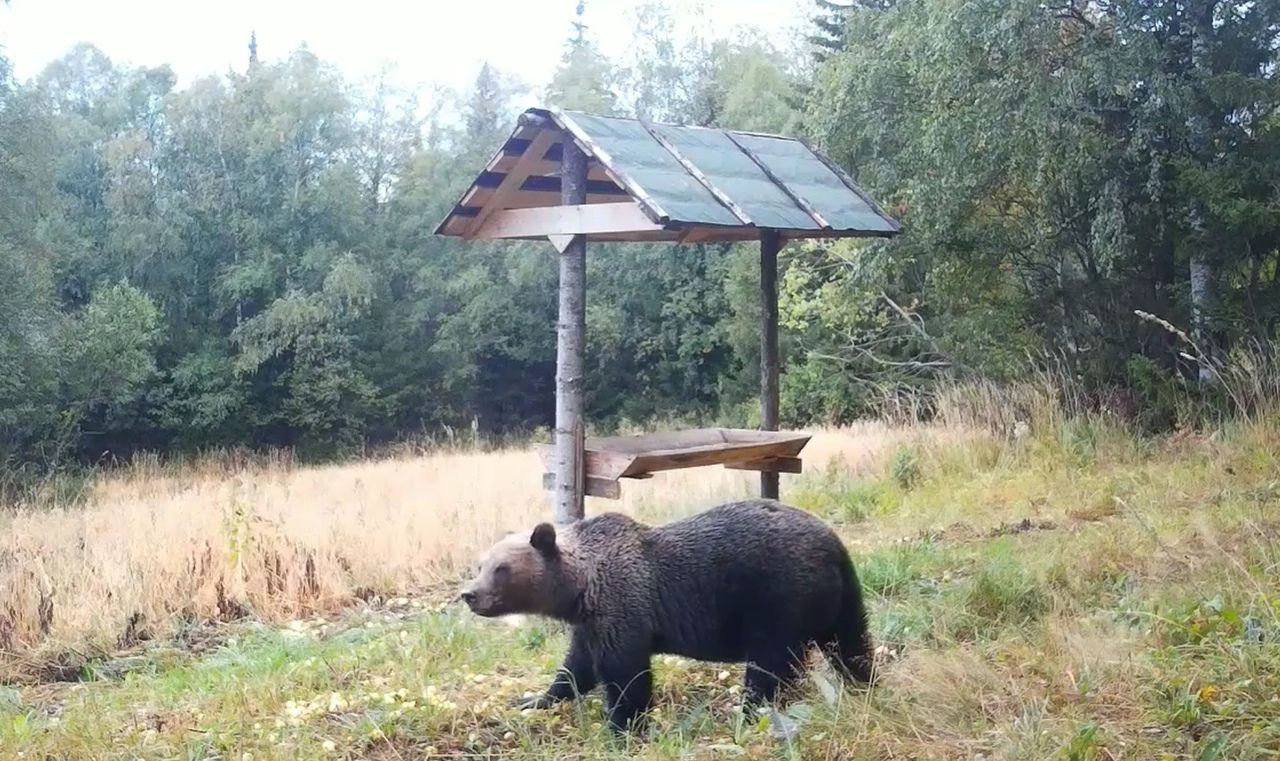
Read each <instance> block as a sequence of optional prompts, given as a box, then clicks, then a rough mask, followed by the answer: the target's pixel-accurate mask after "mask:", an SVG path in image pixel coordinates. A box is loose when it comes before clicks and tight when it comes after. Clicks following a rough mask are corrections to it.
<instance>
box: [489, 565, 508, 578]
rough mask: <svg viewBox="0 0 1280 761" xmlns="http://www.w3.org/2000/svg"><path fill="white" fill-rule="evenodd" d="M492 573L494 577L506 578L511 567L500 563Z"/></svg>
mask: <svg viewBox="0 0 1280 761" xmlns="http://www.w3.org/2000/svg"><path fill="white" fill-rule="evenodd" d="M493 573H494V575H495V576H506V575H507V574H508V573H511V566H509V565H507V564H506V563H501V564H499V565H498V567H497V568H495V569H493Z"/></svg>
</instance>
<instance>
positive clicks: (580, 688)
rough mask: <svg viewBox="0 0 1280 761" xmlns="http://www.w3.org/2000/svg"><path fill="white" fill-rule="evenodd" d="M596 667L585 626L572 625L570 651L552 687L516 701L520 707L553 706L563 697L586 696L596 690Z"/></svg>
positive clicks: (564, 698) (562, 699)
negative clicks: (584, 629) (583, 628)
mask: <svg viewBox="0 0 1280 761" xmlns="http://www.w3.org/2000/svg"><path fill="white" fill-rule="evenodd" d="M595 686H596V669H595V664H594V662H593V659H592V657H591V650H590V648H589V647H588V644H587V636H586V634H585V632H584V631H583V630H582V627H580V626H575V627H573V633H572V635H571V637H570V640H569V652H568V654H566V655H565V657H564V665H563V666H561V667H560V668H559V669H558V670H557V671H556V678H555V679H553V680H552V682H551V686H550V687H548V688H547V691H546V692H544V693H543V694H541V695H537V696H535V697H532V698H520V699H518V700H516V701H514V705H515V706H516V707H517V708H520V709H524V708H550V707H551V706H553V705H555V704H556V703H559V702H561V701H564V700H571V699H574V698H577V697H580V696H582V695H586V694H587V693H588V692H591V691H592V690H593V689H595Z"/></svg>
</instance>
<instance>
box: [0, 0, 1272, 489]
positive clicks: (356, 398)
mask: <svg viewBox="0 0 1280 761" xmlns="http://www.w3.org/2000/svg"><path fill="white" fill-rule="evenodd" d="M584 7H585V10H583V9H582V6H580V10H579V13H580V14H585V18H586V19H587V20H588V21H589V20H590V18H591V15H592V14H593V13H605V12H608V11H606V10H605V9H603V8H597V7H595V5H594V4H592V3H585V4H584ZM639 17H640V18H641V23H640V24H639V26H638V27H637V30H636V33H635V39H634V40H633V42H632V46H631V49H630V52H629V54H628V55H627V56H626V58H625V60H610V59H609V58H607V57H606V56H605V55H604V54H602V53H601V52H600V48H599V46H598V45H597V44H596V42H595V41H594V40H593V39H592V36H591V30H590V26H589V25H586V26H585V27H584V26H583V25H578V26H577V27H576V31H575V29H574V28H573V27H571V26H570V24H569V23H568V21H569V20H570V15H569V13H568V12H567V11H566V39H565V41H564V49H563V57H562V59H561V62H560V65H559V68H558V69H557V71H556V73H555V75H554V77H553V78H552V79H551V81H549V82H545V83H522V82H521V81H520V80H519V79H518V77H517V74H518V73H514V72H504V71H498V70H495V69H494V68H493V67H490V66H485V67H483V68H481V69H480V70H479V72H478V73H477V75H476V77H475V80H474V85H473V86H472V87H471V88H470V89H469V90H468V91H466V92H450V91H445V90H440V89H437V90H431V91H421V92H414V91H405V90H402V89H398V88H397V87H395V86H393V85H392V84H391V79H390V78H382V79H378V80H375V81H371V82H354V81H349V80H348V79H346V78H344V77H343V76H342V75H341V74H340V72H339V71H337V69H336V68H334V67H333V66H331V65H329V64H327V63H326V62H325V61H324V60H321V59H319V58H318V57H317V56H316V55H314V54H313V53H311V52H309V51H308V50H307V49H305V48H302V49H298V50H295V51H292V52H289V53H287V54H283V55H278V56H271V57H267V56H263V57H262V58H261V59H260V58H259V48H258V41H256V40H255V41H249V40H248V39H247V40H246V43H247V46H246V51H245V59H244V64H243V66H241V67H239V68H238V69H236V70H233V71H228V72H225V73H222V74H217V75H210V76H206V77H204V78H201V79H198V80H197V81H194V82H192V83H190V84H189V85H184V86H182V87H178V86H177V79H176V77H175V75H174V73H173V72H172V71H171V70H170V69H169V68H167V67H164V66H160V67H155V68H134V67H129V66H125V65H122V64H120V63H118V62H113V61H112V60H110V59H108V58H107V57H106V56H105V55H104V54H103V53H102V52H100V51H99V50H97V49H95V48H94V47H92V46H91V45H88V44H84V45H80V46H78V47H76V48H75V49H73V50H70V51H68V52H67V53H66V55H65V56H64V57H62V58H61V59H60V60H58V61H56V62H54V63H52V64H50V65H49V66H48V67H47V68H45V69H44V70H43V71H42V72H40V73H39V75H38V76H35V77H33V78H31V79H30V80H27V81H18V80H17V79H16V78H15V77H14V76H13V75H12V73H11V71H10V67H9V65H8V63H7V61H5V59H4V58H3V51H0V467H2V468H3V470H4V471H5V473H6V474H8V476H7V477H6V479H5V480H7V481H10V480H11V481H16V480H19V478H26V477H45V476H47V475H48V474H50V473H54V472H58V471H59V470H61V469H63V468H67V467H71V466H75V465H78V464H92V463H101V462H110V461H115V460H116V459H117V458H127V457H128V456H130V455H131V454H133V453H136V452H139V451H152V452H161V453H174V454H178V453H196V452H200V451H206V450H210V449H218V448H236V447H244V448H249V449H260V448H270V447H289V448H294V449H295V450H296V451H297V452H298V453H299V454H300V456H302V457H306V458H332V457H339V456H344V455H349V454H354V453H359V452H362V451H366V450H367V448H369V447H377V446H381V445H386V444H389V443H393V442H397V441H402V440H406V439H413V438H439V437H442V436H453V435H458V434H459V433H460V434H464V435H477V436H506V435H527V434H529V433H532V432H535V431H537V430H538V429H539V428H541V427H545V426H546V425H548V424H549V423H550V421H551V418H552V414H553V409H552V405H553V393H552V388H553V383H554V353H555V351H554V340H555V339H554V326H555V313H556V306H555V285H556V262H555V257H554V253H553V249H552V248H551V247H550V246H549V245H533V244H511V243H506V244H496V243H476V244H468V243H461V242H458V241H453V240H446V239H443V238H440V237H436V236H434V235H433V234H432V232H433V230H434V227H435V225H436V224H437V223H438V222H439V220H440V219H441V218H442V217H443V216H444V215H445V214H446V212H447V211H448V210H449V209H450V208H451V205H452V204H453V203H454V201H455V200H456V198H457V196H458V193H459V192H460V190H461V189H462V188H464V187H465V186H466V184H467V183H468V182H469V181H470V180H471V178H472V177H473V176H474V174H475V172H477V171H479V168H480V167H481V166H482V165H483V163H484V162H485V161H487V160H488V158H489V156H491V155H492V153H493V151H494V150H496V149H497V147H498V146H500V145H501V143H502V141H503V140H504V139H505V137H506V136H507V134H508V133H509V130H510V129H511V127H512V125H513V124H514V117H515V115H516V114H517V113H519V112H520V111H521V110H522V109H524V108H526V107H528V106H534V105H547V104H555V105H560V106H563V107H566V108H573V109H579V110H585V111H590V112H594V113H602V114H621V115H628V116H643V117H645V118H648V119H652V120H655V121H666V122H677V123H685V124H699V125H715V126H723V127H732V128H739V129H748V130H757V131H765V132H778V133H785V134H795V135H801V136H804V137H805V138H806V139H809V140H811V141H812V142H813V143H814V144H816V145H818V146H820V147H821V148H823V149H824V150H825V151H826V152H827V153H828V154H829V155H830V156H831V157H832V158H833V159H835V160H836V161H837V162H839V163H840V164H841V165H843V166H844V167H845V168H846V169H847V170H848V172H849V173H850V174H851V175H852V176H853V177H855V178H856V179H857V181H858V182H859V183H860V184H861V185H862V186H863V187H864V188H865V189H866V190H867V191H868V192H869V193H870V194H871V195H872V196H873V197H875V198H876V199H877V200H878V201H879V202H880V203H881V204H882V205H884V207H885V208H886V209H887V210H889V212H890V213H891V214H893V215H894V216H895V217H896V218H898V219H899V220H900V221H901V222H902V224H903V227H904V230H905V232H904V234H903V235H902V236H900V237H899V238H897V239H894V240H891V241H875V242H866V241H848V240H846V241H839V242H829V243H823V242H815V243H805V244H794V245H792V246H790V247H788V249H787V250H786V251H785V252H784V256H783V258H782V262H781V267H782V274H781V279H780V288H781V321H782V345H783V356H784V362H785V365H784V374H783V378H782V415H783V421H784V423H785V424H788V425H809V424H834V423H843V422H847V421H849V420H853V419H856V418H859V417H863V416H868V415H872V414H877V413H881V412H884V411H885V410H886V409H890V408H893V407H894V405H897V404H900V403H901V401H902V400H903V399H910V400H912V402H911V403H912V404H913V405H915V406H916V407H917V408H919V409H920V410H922V413H921V414H924V415H927V414H928V410H929V403H928V400H929V395H930V394H931V393H932V392H933V391H934V390H935V389H937V388H939V387H940V386H941V385H943V384H947V383H954V382H957V381H965V380H974V379H981V380H983V381H984V382H988V383H992V384H997V385H999V384H1015V383H1017V382H1019V381H1020V380H1021V379H1024V378H1026V377H1029V376H1030V375H1032V374H1035V373H1038V372H1045V371H1046V369H1052V371H1053V372H1054V373H1056V374H1058V375H1060V376H1061V377H1063V378H1069V379H1071V381H1072V383H1073V384H1075V386H1076V387H1078V388H1080V389H1084V390H1085V393H1086V395H1087V397H1088V398H1089V399H1094V400H1098V399H1105V400H1111V401H1110V402H1096V403H1098V404H1102V403H1109V404H1112V405H1113V406H1115V407H1116V408H1117V409H1122V410H1129V412H1128V413H1126V414H1130V415H1132V416H1134V417H1136V418H1138V419H1139V420H1140V422H1141V423H1142V424H1143V425H1145V426H1148V427H1154V428H1169V427H1172V426H1175V425H1179V424H1182V423H1185V422H1187V421H1186V420H1184V419H1182V417H1183V412H1182V411H1183V410H1184V409H1185V405H1182V404H1180V403H1179V401H1178V400H1180V399H1184V398H1204V399H1209V400H1211V401H1212V400H1215V399H1219V398H1221V401H1220V403H1221V404H1223V405H1227V404H1230V403H1232V398H1231V395H1229V394H1221V393H1219V392H1217V391H1215V389H1216V388H1217V387H1218V385H1220V384H1216V383H1215V375H1216V373H1217V370H1218V368H1221V367H1225V366H1227V365H1229V364H1230V363H1231V362H1233V361H1237V360H1236V358H1239V357H1251V358H1253V361H1255V362H1256V361H1258V358H1263V360H1266V359H1267V358H1274V356H1275V351H1274V349H1273V346H1274V344H1273V342H1274V341H1275V340H1276V338H1277V335H1276V333H1277V321H1278V320H1280V112H1278V111H1277V108H1278V107H1280V79H1278V78H1277V76H1276V71H1277V64H1278V63H1280V3H1275V2H1258V1H1257V0H1093V1H1092V2H1083V1H1080V2H1077V1H1076V0H1051V1H1050V2H1047V3H1046V2H1042V1H1041V0H965V1H964V2H961V0H849V1H847V2H836V1H835V0H815V2H814V4H813V6H812V13H811V17H812V20H811V23H810V26H809V28H808V29H807V31H806V33H805V34H804V35H803V36H802V38H799V39H781V38H778V37H777V36H776V35H774V36H771V35H768V34H765V33H764V32H745V31H738V32H734V33H733V34H731V35H727V36H721V37H716V36H700V34H696V33H695V34H690V33H688V30H677V28H676V25H675V24H674V22H673V19H672V15H671V13H670V11H669V9H667V8H665V7H664V6H663V4H662V3H660V2H659V3H652V4H650V5H649V6H647V7H646V8H645V9H644V11H643V12H642V13H641V14H640V16H639ZM678 31H679V32H680V33H677V32H678ZM706 34H708V35H709V34H710V33H709V32H706ZM265 42H266V41H263V43H264V45H265ZM757 256H758V254H757V251H756V249H755V248H753V247H751V246H742V245H692V246H669V245H650V246H624V245H603V244H598V245H594V246H593V247H592V249H591V253H590V257H589V262H588V278H589V284H588V289H587V292H588V300H589V301H588V317H587V325H588V349H587V362H588V378H589V385H588V389H587V404H588V408H587V418H588V419H589V420H591V421H593V423H594V424H596V425H597V426H599V427H600V428H602V429H608V428H616V427H619V426H628V425H644V424H646V423H649V422H653V421H658V420H684V421H720V422H726V423H733V424H739V425H752V424H754V422H755V416H756V415H757V414H758V413H757V412H756V401H755V398H756V393H757V384H758V380H757V377H758V375H757V373H758V370H757V362H758V358H757V352H758V346H759V339H758V335H757V326H758V314H757V310H758V299H757V287H758V286H757V282H756V278H757V277H758V268H757V262H756V257H757ZM1271 361H1274V360H1273V359H1272V360H1271ZM1237 401H1238V400H1237Z"/></svg>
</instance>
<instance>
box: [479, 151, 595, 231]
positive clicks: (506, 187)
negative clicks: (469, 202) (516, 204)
mask: <svg viewBox="0 0 1280 761" xmlns="http://www.w3.org/2000/svg"><path fill="white" fill-rule="evenodd" d="M558 137H560V135H558V134H557V133H556V132H554V131H552V130H548V129H544V130H542V131H540V132H539V133H538V134H537V135H535V136H534V138H533V141H532V142H530V143H529V147H528V149H526V150H525V152H524V155H523V156H521V157H520V160H519V161H517V162H516V165H515V166H513V167H511V171H510V172H507V176H506V177H504V178H503V179H502V183H501V184H500V185H498V188H497V189H496V190H494V191H493V195H491V196H490V197H489V201H488V203H486V204H485V205H484V206H483V207H482V208H481V209H480V213H479V214H477V215H476V218H475V219H474V220H472V222H471V226H470V227H468V228H467V235H466V237H467V238H471V237H474V236H475V234H476V231H478V230H480V229H481V228H483V227H484V225H485V222H487V221H488V219H489V217H490V215H492V214H493V213H494V212H496V211H501V210H502V208H503V203H505V202H506V199H507V197H508V196H510V195H512V194H513V193H516V192H517V191H519V190H520V186H521V185H523V184H524V181H525V180H527V179H529V175H531V174H533V168H534V165H535V164H537V163H538V161H539V159H541V158H542V154H544V153H546V152H547V149H548V148H550V147H551V144H552V143H554V142H555V141H556V139H557V138H558ZM500 159H501V157H499V159H498V160H500ZM494 163H497V162H496V161H495V162H494ZM582 174H583V177H582V181H583V182H582V184H583V194H584V195H585V193H586V190H585V188H586V166H585V159H584V165H583V172H582ZM566 184H567V183H566ZM585 201H586V199H585V198H584V199H583V200H582V201H579V202H578V203H583V202H585Z"/></svg>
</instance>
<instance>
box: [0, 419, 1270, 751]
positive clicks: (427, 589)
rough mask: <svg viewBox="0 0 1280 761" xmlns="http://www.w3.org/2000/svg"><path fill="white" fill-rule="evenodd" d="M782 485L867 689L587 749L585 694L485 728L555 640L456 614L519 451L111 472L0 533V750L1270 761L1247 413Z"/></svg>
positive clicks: (913, 430)
mask: <svg viewBox="0 0 1280 761" xmlns="http://www.w3.org/2000/svg"><path fill="white" fill-rule="evenodd" d="M805 458H806V473H805V474H803V475H799V476H784V478H783V484H782V490H783V496H784V499H785V500H786V501H788V502H791V503H793V504H796V505H798V506H800V507H803V508H805V509H808V510H810V511H813V512H814V513H816V514H818V515H820V516H821V517H823V518H824V519H825V520H827V521H828V522H830V523H831V525H833V526H834V527H835V528H836V529H837V531H838V532H839V533H840V534H841V536H842V537H843V538H844V539H845V540H846V543H847V544H848V546H849V547H850V549H851V551H852V552H853V554H854V558H855V563H856V565H857V568H858V571H859V574H860V576H861V578H862V582H863V585H864V587H865V588H866V590H867V592H868V598H869V601H870V608H871V616H872V627H873V632H874V634H875V636H876V640H877V643H878V646H879V647H878V657H879V658H880V661H881V668H882V682H881V684H880V686H878V687H877V688H875V689H873V690H870V691H856V690H839V689H834V688H833V682H832V681H831V680H830V678H829V676H830V675H829V674H825V673H824V672H823V671H822V670H821V669H817V670H816V671H815V673H814V676H813V678H812V679H810V680H809V682H808V683H807V684H806V687H805V689H804V691H803V694H802V695H800V696H799V698H798V699H797V700H796V701H794V702H792V703H790V704H788V705H786V706H782V707H780V709H781V710H782V711H784V716H785V719H779V718H778V715H777V714H765V715H744V714H743V713H742V712H741V711H740V709H739V708H738V707H737V700H738V693H739V690H738V688H737V686H736V685H737V684H739V683H740V680H741V676H742V669H741V666H736V665H719V664H700V663H694V662H690V661H685V660H683V659H675V658H661V659H655V662H654V667H655V670H656V684H657V687H656V696H657V706H656V709H655V712H654V715H653V720H652V722H651V726H650V728H649V729H648V730H647V731H646V732H645V733H644V734H642V735H639V736H636V737H632V738H629V739H625V740H616V739H614V738H612V737H611V736H610V734H609V732H608V731H607V729H606V728H605V726H604V724H603V716H602V707H601V705H600V697H599V695H596V696H594V697H592V698H590V699H588V700H586V701H584V702H582V703H580V704H576V705H565V706H561V707H560V708H557V709H555V710H551V711H546V712H538V713H529V712H525V713H521V712H518V711H514V710H513V709H509V708H508V707H507V703H508V701H509V700H510V699H511V698H513V697H516V696H519V695H521V694H524V693H527V692H529V691H534V690H539V689H541V688H543V687H544V686H545V684H546V682H547V680H548V679H549V678H550V676H551V674H552V672H553V670H554V668H555V666H556V665H557V663H558V662H559V659H560V657H561V656H562V654H563V649H564V647H565V642H566V640H565V632H564V631H563V628H562V627H561V626H559V625H556V624H553V623H549V622H545V621H540V620H535V619H526V620H518V621H485V620H480V619H478V618H476V617H474V616H472V615H470V614H469V613H468V612H466V611H465V610H464V609H462V608H461V607H460V606H459V605H457V604H453V603H451V601H450V600H451V597H452V593H453V591H454V589H455V588H456V584H457V582H458V580H459V579H461V578H462V577H463V576H465V574H466V573H467V572H468V570H469V569H470V567H471V566H472V564H473V562H474V560H475V558H476V555H477V554H478V552H480V551H481V550H482V549H483V548H484V547H486V546H487V545H488V543H489V542H490V541H491V540H492V539H493V538H495V537H496V536H498V535H499V534H500V533H501V532H502V531H503V530H506V529H509V528H515V527H520V526H526V525H529V524H531V523H532V522H533V521H534V520H536V519H538V518H540V517H542V516H545V515H546V513H547V510H548V500H547V497H546V495H545V494H544V493H543V492H541V491H540V490H539V488H538V485H539V479H538V471H539V466H538V462H537V458H536V456H535V455H534V454H533V453H532V451H531V450H529V449H526V448H520V447H512V448H501V449H493V450H487V451H482V450H479V449H476V450H472V449H469V448H466V447H455V448H452V449H447V450H434V451H423V452H410V451H406V452H402V453H400V454H397V455H395V456H387V457H382V458H379V459H376V460H370V461H366V462H359V463H352V464H345V465H334V466H328V467H302V466H296V465H294V464H293V463H291V462H289V461H287V460H284V459H275V460H271V459H267V460H250V461H233V460H228V459H227V458H209V459H207V460H204V461H201V462H196V463H187V464H185V465H181V466H179V465H172V464H162V463H159V462H156V461H139V462H136V463H134V464H133V465H131V466H130V467H128V468H125V469H123V470H120V471H117V472H113V473H110V474H106V475H103V476H102V477H100V478H98V479H96V480H94V481H92V482H90V483H88V484H87V485H86V486H85V488H84V491H83V493H82V494H80V495H79V497H78V498H76V499H75V500H74V504H72V503H70V502H68V498H66V497H65V496H63V497H57V498H50V499H46V500H44V501H43V502H41V503H39V504H34V503H33V504H28V505H23V506H11V507H10V508H8V509H6V511H5V512H4V513H3V517H2V518H0V683H3V685H4V686H0V757H4V758H41V759H43V758H208V759H214V758H217V759H240V760H242V761H249V760H250V759H268V758H389V759H400V758H404V759H409V758H464V757H465V758H500V757H506V758H546V759H552V758H584V759H585V758H601V757H604V758H633V757H639V758H673V759H674V758H681V759H687V758H697V759H700V758H803V759H837V758H839V759H847V758H848V759H853V758H868V759H870V758H875V759H908V758H909V759H975V758H984V759H997V758H998V759H1069V760H1085V759H1166V758H1167V759H1194V760H1195V761H1212V760H1213V759H1228V758H1230V759H1263V758H1268V759H1270V758H1274V757H1275V754H1276V753H1277V752H1280V698H1278V697H1277V695H1280V581H1278V580H1277V579H1278V578H1280V577H1278V576H1277V562H1280V546H1278V545H1277V540H1276V527H1277V516H1276V508H1277V506H1278V505H1280V420H1277V419H1276V418H1275V417H1274V416H1267V415H1256V416H1253V418H1252V419H1250V420H1241V421H1237V422H1227V423H1222V424H1221V425H1219V426H1215V427H1213V428H1211V429H1207V430H1202V431H1181V432H1177V433H1174V434H1167V435H1161V436H1143V435H1138V434H1136V433H1134V432H1133V431H1132V430H1131V429H1130V428H1128V427H1127V426H1125V425H1122V424H1120V423H1118V422H1115V421H1112V420H1109V419H1108V418H1105V417H1099V416H1084V417H1081V416H1072V417H1067V416H1063V415H1043V416H1038V417H1033V418H1032V419H1030V420H1028V421H1025V422H1024V423H1023V424H1022V425H1018V426H1008V427H1006V426H1004V425H1003V424H1001V425H999V426H995V427H993V428H983V427H978V426H973V425H966V424H963V423H960V422H955V421H951V422H947V421H942V422H938V423H935V424H931V425H922V424H918V423H917V424H904V425H889V424H884V423H866V424H863V425H858V426H853V427H850V428H843V429H832V430H823V431H819V432H817V434H816V436H815V438H814V440H813V442H812V443H811V444H810V445H809V447H808V449H807V450H806V452H805ZM754 489H755V479H754V476H753V475H752V474H744V473H738V472H733V471H727V470H724V469H720V468H703V469H694V470H687V471H678V472H674V473H669V474H665V475H659V476H657V477H655V478H654V479H652V480H650V481H645V482H629V483H626V484H624V489H623V494H624V497H623V499H622V500H621V501H620V502H608V501H601V500H594V499H592V500H589V501H588V506H587V510H588V513H589V514H590V513H594V512H600V511H603V510H612V509H617V510H622V511H625V512H628V513H631V514H633V515H635V516H637V517H639V518H641V519H643V520H646V521H651V522H663V521H667V520H671V519H673V518H676V517H679V516H681V515H687V514H689V513H691V512H694V511H696V510H699V509H702V508H705V507H708V506H710V505H712V504H716V503H718V502H721V501H727V500H729V499H733V498H736V497H741V496H747V495H750V494H751V493H752V492H753V490H754ZM63 503H65V504H63ZM784 725H785V726H788V727H791V728H792V729H794V731H788V732H780V731H779V729H780V727H782V726H784ZM796 727H798V729H795V728H796Z"/></svg>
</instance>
